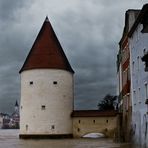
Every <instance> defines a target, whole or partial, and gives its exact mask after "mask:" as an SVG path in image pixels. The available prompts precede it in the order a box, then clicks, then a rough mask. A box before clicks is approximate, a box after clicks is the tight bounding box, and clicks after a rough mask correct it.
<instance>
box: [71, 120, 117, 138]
mask: <svg viewBox="0 0 148 148" xmlns="http://www.w3.org/2000/svg"><path fill="white" fill-rule="evenodd" d="M107 120H108V122H107ZM116 128H117V117H73V136H74V137H82V136H83V135H85V134H87V133H92V132H94V133H96V132H99V133H103V134H105V135H106V136H107V137H114V134H115V130H116ZM78 130H79V131H78Z"/></svg>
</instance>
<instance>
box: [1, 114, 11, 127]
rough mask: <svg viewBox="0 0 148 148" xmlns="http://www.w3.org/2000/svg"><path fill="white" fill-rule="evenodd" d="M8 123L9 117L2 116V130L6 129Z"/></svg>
mask: <svg viewBox="0 0 148 148" xmlns="http://www.w3.org/2000/svg"><path fill="white" fill-rule="evenodd" d="M9 123H10V116H9V115H8V114H3V125H2V128H3V129H8V128H9V127H10V126H9Z"/></svg>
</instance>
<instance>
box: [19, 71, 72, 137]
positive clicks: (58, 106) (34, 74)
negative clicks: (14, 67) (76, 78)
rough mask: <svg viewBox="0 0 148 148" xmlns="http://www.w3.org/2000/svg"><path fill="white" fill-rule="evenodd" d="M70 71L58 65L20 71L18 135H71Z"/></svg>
mask: <svg viewBox="0 0 148 148" xmlns="http://www.w3.org/2000/svg"><path fill="white" fill-rule="evenodd" d="M72 111H73V74H72V73H71V72H68V71H66V70H58V69H33V70H26V71H23V72H22V73H21V105H20V137H23V136H24V137H27V136H29V135H30V136H37V135H42V136H43V135H45V136H46V135H47V136H48V135H72V118H71V113H72Z"/></svg>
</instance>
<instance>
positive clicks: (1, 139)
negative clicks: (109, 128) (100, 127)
mask: <svg viewBox="0 0 148 148" xmlns="http://www.w3.org/2000/svg"><path fill="white" fill-rule="evenodd" d="M18 133H19V131H18V130H0V147H2V148H130V147H131V146H130V145H129V144H117V143H113V142H112V140H111V139H105V138H100V139H88V138H83V139H58V140H57V139H55V140H53V139H52V140H20V139H19V138H18Z"/></svg>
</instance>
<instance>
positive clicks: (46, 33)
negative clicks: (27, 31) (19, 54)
mask: <svg viewBox="0 0 148 148" xmlns="http://www.w3.org/2000/svg"><path fill="white" fill-rule="evenodd" d="M31 69H64V70H67V71H70V72H72V73H74V71H73V69H72V68H71V66H70V64H69V62H68V60H67V58H66V56H65V53H64V51H63V49H62V46H61V45H60V42H59V41H58V39H57V36H56V34H55V32H54V30H53V28H52V26H51V23H50V22H49V20H48V17H46V19H45V21H44V23H43V25H42V28H41V30H40V32H39V34H38V36H37V38H36V40H35V42H34V44H33V46H32V48H31V50H30V52H29V54H28V56H27V58H26V60H25V63H24V65H23V67H22V68H21V70H20V73H21V72H22V71H25V70H31Z"/></svg>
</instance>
